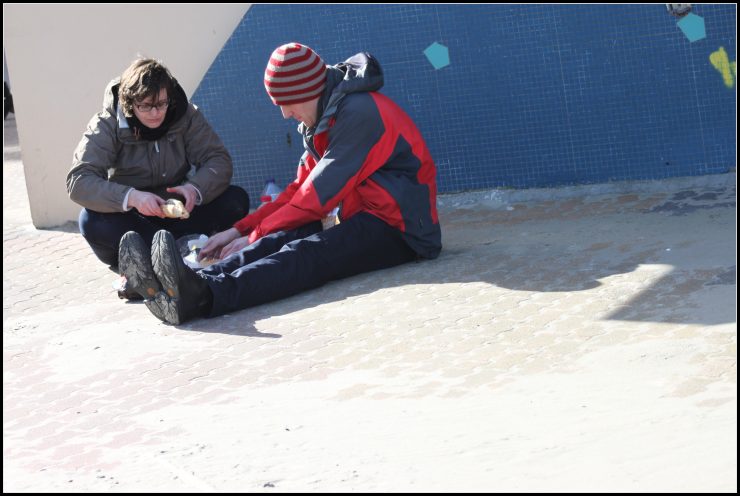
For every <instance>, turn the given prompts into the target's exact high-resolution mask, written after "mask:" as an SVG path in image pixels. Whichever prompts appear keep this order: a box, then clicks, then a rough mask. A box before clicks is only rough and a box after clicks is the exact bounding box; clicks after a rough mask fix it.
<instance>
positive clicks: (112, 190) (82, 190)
mask: <svg viewBox="0 0 740 496" xmlns="http://www.w3.org/2000/svg"><path fill="white" fill-rule="evenodd" d="M191 168H192V170H191ZM232 172H233V169H232V163H231V156H230V155H229V152H228V151H227V150H226V148H225V147H224V145H223V144H222V142H221V140H220V139H219V137H218V135H216V133H215V132H214V131H213V129H212V128H211V126H210V125H209V124H208V122H207V121H206V119H205V117H203V115H202V114H201V113H200V111H198V109H197V107H195V105H193V104H191V103H189V102H188V99H187V96H186V95H185V92H184V91H183V89H182V88H181V87H180V85H179V84H178V83H177V81H176V80H175V79H174V78H173V77H172V75H171V74H170V72H169V70H167V68H166V67H164V66H163V65H162V64H161V63H160V62H158V61H156V60H152V59H139V60H136V61H134V62H133V63H132V64H131V65H130V66H129V67H128V68H127V69H126V70H125V71H124V73H123V75H122V76H121V77H120V78H116V79H114V80H113V81H111V82H110V83H109V84H108V86H107V88H106V90H105V96H104V102H103V110H102V111H101V112H100V113H98V114H97V115H95V116H94V117H93V118H92V119H91V120H90V122H89V124H88V126H87V130H86V131H85V134H84V135H83V137H82V140H81V141H80V143H79V145H78V146H77V149H76V150H75V153H74V158H73V164H72V168H71V170H70V171H69V173H68V174H67V191H68V193H69V197H70V198H71V199H72V200H73V201H75V202H77V203H79V204H80V205H82V206H83V207H84V208H83V209H82V211H81V212H80V217H79V226H80V232H81V233H82V235H83V236H84V238H85V240H86V241H87V242H88V243H89V244H90V247H91V248H92V250H93V252H94V253H95V255H96V256H97V257H98V258H99V259H100V260H101V261H102V262H103V263H105V264H108V265H109V266H110V267H111V269H112V270H114V271H116V272H117V271H118V270H119V269H118V247H119V243H120V240H121V238H122V236H123V234H124V233H126V232H127V231H136V232H138V233H139V234H140V235H141V236H143V238H144V239H145V240H146V241H147V242H150V243H151V241H152V239H153V238H154V233H155V232H156V231H158V230H160V229H167V230H169V231H170V232H172V233H174V234H175V235H177V236H178V237H179V236H184V235H187V234H198V233H203V234H211V233H214V232H218V231H221V230H223V229H225V228H227V227H228V226H231V225H232V224H233V223H234V222H236V221H237V220H239V219H241V218H242V217H244V215H245V214H246V213H247V212H249V196H248V195H247V193H246V191H244V190H243V189H242V188H239V187H237V186H230V185H229V183H230V181H231V177H232ZM167 198H176V199H180V200H182V201H183V202H184V207H185V210H187V218H167V217H165V213H164V212H163V210H162V205H163V204H165V200H166V199H167ZM182 217H185V215H184V214H183V215H182ZM119 295H121V294H119ZM133 295H135V293H133ZM133 295H132V294H131V292H126V291H125V290H123V295H121V296H133Z"/></svg>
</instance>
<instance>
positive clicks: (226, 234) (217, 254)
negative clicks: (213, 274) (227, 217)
mask: <svg viewBox="0 0 740 496" xmlns="http://www.w3.org/2000/svg"><path fill="white" fill-rule="evenodd" d="M240 237H241V234H239V231H237V230H236V228H235V227H232V228H230V229H227V230H225V231H222V232H220V233H218V234H214V235H213V236H211V237H210V238H208V241H206V244H204V245H203V248H201V249H200V253H199V254H198V260H203V259H204V258H223V257H222V256H221V254H222V250H221V249H222V248H223V247H224V245H228V244H230V243H231V242H232V241H234V240H235V239H239V238H240ZM244 239H247V238H244Z"/></svg>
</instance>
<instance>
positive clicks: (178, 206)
mask: <svg viewBox="0 0 740 496" xmlns="http://www.w3.org/2000/svg"><path fill="white" fill-rule="evenodd" d="M162 212H164V216H165V217H169V218H170V219H187V218H188V217H190V213H189V212H188V210H187V209H186V208H185V205H183V204H182V202H181V201H180V200H175V199H169V200H167V203H165V204H164V205H162Z"/></svg>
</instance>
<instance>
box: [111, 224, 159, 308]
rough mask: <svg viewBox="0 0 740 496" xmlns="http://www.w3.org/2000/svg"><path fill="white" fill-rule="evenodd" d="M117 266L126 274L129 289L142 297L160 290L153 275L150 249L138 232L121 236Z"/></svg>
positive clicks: (152, 294)
mask: <svg viewBox="0 0 740 496" xmlns="http://www.w3.org/2000/svg"><path fill="white" fill-rule="evenodd" d="M118 267H119V269H120V270H121V272H122V273H123V275H125V276H126V281H127V283H128V284H129V285H130V287H131V289H132V290H133V291H135V292H136V293H138V294H139V295H141V296H142V297H143V298H154V296H155V295H156V294H157V293H158V292H159V291H161V289H162V288H161V286H160V284H159V281H157V279H156V276H155V275H154V268H153V267H152V261H151V257H150V251H149V249H148V248H147V246H146V243H145V242H144V238H142V237H141V236H140V235H139V234H138V233H135V232H127V233H126V234H124V235H123V238H121V245H120V248H119V251H118Z"/></svg>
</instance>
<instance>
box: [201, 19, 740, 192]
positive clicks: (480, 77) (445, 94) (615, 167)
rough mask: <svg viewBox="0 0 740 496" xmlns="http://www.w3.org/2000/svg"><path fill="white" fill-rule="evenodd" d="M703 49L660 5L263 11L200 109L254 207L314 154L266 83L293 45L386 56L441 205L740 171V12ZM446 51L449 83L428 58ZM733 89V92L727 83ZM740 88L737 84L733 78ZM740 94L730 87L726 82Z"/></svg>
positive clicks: (711, 32) (389, 87)
mask: <svg viewBox="0 0 740 496" xmlns="http://www.w3.org/2000/svg"><path fill="white" fill-rule="evenodd" d="M692 12H693V14H696V15H698V16H701V17H702V18H703V19H704V21H705V25H706V37H705V38H704V39H701V40H698V41H695V42H693V43H692V42H690V41H689V40H688V39H687V38H686V36H685V35H684V34H683V33H682V32H681V30H680V29H678V28H677V27H676V22H677V21H676V18H675V17H673V16H672V15H670V14H668V13H667V12H666V8H665V6H664V5H662V4H654V5H433V4H431V5H422V4H417V5H370V4H368V5H328V4H327V5H296V4H293V5H279V4H276V5H262V4H256V5H253V6H252V7H251V8H250V9H249V11H248V12H247V13H246V15H245V16H244V18H243V19H242V21H241V23H240V24H239V26H238V27H237V28H236V30H235V31H234V33H233V34H232V36H231V38H230V39H229V40H228V42H227V43H226V45H225V46H224V47H223V49H222V51H221V53H220V54H219V55H218V57H217V58H216V59H215V60H214V62H213V64H212V66H211V67H210V69H209V70H208V73H207V74H206V76H205V77H204V79H203V81H202V82H201V84H200V86H199V87H198V89H197V90H196V92H195V94H194V96H193V100H194V102H195V103H196V104H197V105H198V106H199V107H201V109H202V110H203V112H204V113H205V114H206V116H207V117H208V119H209V120H210V122H211V123H212V124H213V125H214V127H215V129H216V131H217V132H218V133H219V134H220V136H221V137H222V138H223V140H224V143H225V144H226V146H227V148H228V149H229V151H230V152H231V154H232V157H233V158H234V163H235V176H234V182H235V183H237V184H239V185H241V186H243V187H245V188H246V189H247V191H249V193H250V196H251V197H252V198H253V199H256V198H257V197H258V195H259V193H260V191H261V189H262V187H263V185H264V182H265V180H266V179H267V178H270V177H274V178H275V179H276V181H277V183H278V184H279V185H280V186H281V187H284V186H285V185H286V184H287V183H288V182H289V181H292V180H293V178H294V177H295V170H296V166H297V163H298V159H299V157H300V155H301V153H302V150H303V148H302V144H301V139H300V136H299V135H298V133H297V132H296V123H295V121H285V120H283V119H282V116H281V114H280V110H279V108H278V107H275V106H274V105H273V104H272V102H271V101H270V99H269V98H268V96H267V94H266V93H265V89H264V85H263V81H262V78H263V73H264V68H265V65H266V63H267V60H268V58H269V56H270V53H271V52H272V50H273V49H274V48H275V47H277V46H279V45H281V44H283V43H287V42H290V41H298V42H301V43H304V44H306V45H308V46H310V47H311V48H313V49H314V50H315V51H316V52H317V53H319V54H320V55H321V56H322V57H323V59H324V60H325V61H326V62H327V63H329V64H335V63H338V62H341V61H343V60H345V59H347V58H348V57H350V56H352V55H354V54H355V53H357V52H360V51H368V52H370V53H372V54H373V55H374V56H375V57H377V58H378V60H379V61H380V63H381V65H382V66H383V69H384V72H385V81H386V82H385V86H384V87H383V89H382V90H381V92H382V93H384V94H386V95H388V96H390V97H391V98H393V99H394V100H395V101H396V102H397V103H398V104H399V105H400V106H401V107H402V108H404V109H405V110H406V112H407V113H409V115H411V117H412V118H413V119H414V120H415V121H416V123H417V125H418V126H419V128H420V129H421V131H422V134H423V136H424V137H425V139H426V141H427V143H428V145H429V148H430V150H431V152H432V156H433V157H434V159H435V161H436V163H437V167H438V186H439V191H440V192H456V191H464V190H472V189H483V188H494V187H511V188H529V187H554V186H562V185H573V184H588V183H598V182H609V181H621V180H643V179H662V178H668V177H675V176H692V175H703V174H717V173H723V172H726V171H728V170H729V169H730V168H734V167H735V156H736V138H735V134H736V128H735V126H736V124H735V122H736V115H735V114H736V110H735V109H736V93H735V86H734V75H733V73H729V74H728V71H727V70H726V69H725V67H731V65H728V64H726V63H724V62H718V60H719V59H718V57H719V55H715V56H714V57H715V59H714V61H710V55H711V54H712V53H714V52H718V50H719V49H720V47H724V48H723V50H725V51H726V54H727V55H726V57H727V58H728V60H729V64H731V63H732V62H733V61H735V56H736V55H735V45H736V29H737V28H736V21H735V20H736V6H735V5H720V4H717V5H705V4H701V5H694V8H693V10H692ZM433 43H438V44H439V45H443V46H444V47H446V48H447V49H448V53H449V58H450V60H451V61H452V63H451V64H450V65H449V66H447V67H444V69H440V70H437V69H435V67H434V66H433V65H432V64H431V63H430V61H429V60H428V59H427V57H426V56H425V54H424V50H425V49H427V48H428V47H429V46H430V45H431V44H433ZM728 78H729V79H728ZM730 80H731V81H730ZM728 81H730V82H732V85H729V84H728Z"/></svg>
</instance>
